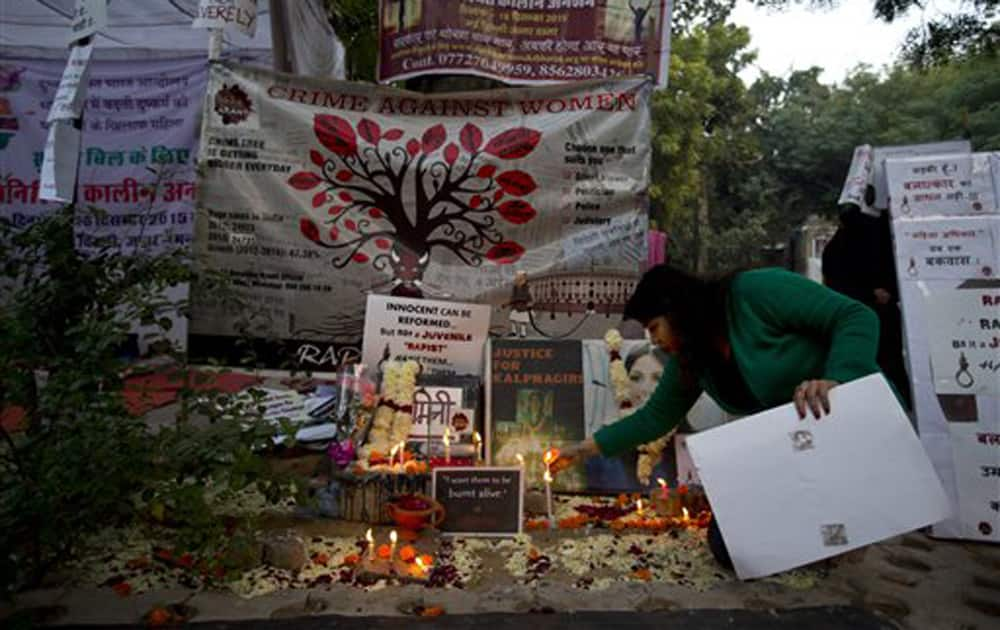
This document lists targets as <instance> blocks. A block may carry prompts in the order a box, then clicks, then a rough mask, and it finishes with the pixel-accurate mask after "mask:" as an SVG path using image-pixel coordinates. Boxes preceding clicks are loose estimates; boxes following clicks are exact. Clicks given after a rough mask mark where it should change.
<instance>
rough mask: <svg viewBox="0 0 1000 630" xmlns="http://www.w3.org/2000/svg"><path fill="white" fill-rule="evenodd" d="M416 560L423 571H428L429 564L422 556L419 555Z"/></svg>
mask: <svg viewBox="0 0 1000 630" xmlns="http://www.w3.org/2000/svg"><path fill="white" fill-rule="evenodd" d="M414 562H416V563H417V566H418V567H420V570H421V571H426V570H427V565H425V564H424V561H423V560H422V559H421V558H420V556H417V558H416V560H414Z"/></svg>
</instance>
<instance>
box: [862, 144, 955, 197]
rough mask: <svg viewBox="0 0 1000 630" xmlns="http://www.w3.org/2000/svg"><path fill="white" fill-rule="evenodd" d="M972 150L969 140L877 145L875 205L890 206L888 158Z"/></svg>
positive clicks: (873, 172)
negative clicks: (887, 172) (886, 163)
mask: <svg viewBox="0 0 1000 630" xmlns="http://www.w3.org/2000/svg"><path fill="white" fill-rule="evenodd" d="M971 152H972V143H970V142H969V141H968V140H952V141H949V142H930V143H927V144H909V145H901V146H891V147H875V148H874V149H873V150H872V160H873V164H872V183H873V184H874V185H875V207H876V208H879V209H881V210H885V209H886V208H888V207H889V180H888V178H887V177H886V171H885V162H886V160H891V159H894V158H908V157H918V156H921V155H948V154H953V153H965V154H968V153H971Z"/></svg>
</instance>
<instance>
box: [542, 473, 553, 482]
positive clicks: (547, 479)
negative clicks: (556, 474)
mask: <svg viewBox="0 0 1000 630" xmlns="http://www.w3.org/2000/svg"><path fill="white" fill-rule="evenodd" d="M544 478H545V483H552V473H550V472H549V471H548V470H546V471H545V477H544Z"/></svg>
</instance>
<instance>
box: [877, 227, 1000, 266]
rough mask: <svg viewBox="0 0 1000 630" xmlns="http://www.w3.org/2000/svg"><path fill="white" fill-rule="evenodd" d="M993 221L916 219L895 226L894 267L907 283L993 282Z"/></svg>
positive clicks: (995, 262) (994, 250)
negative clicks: (974, 279)
mask: <svg viewBox="0 0 1000 630" xmlns="http://www.w3.org/2000/svg"><path fill="white" fill-rule="evenodd" d="M993 223H995V221H993V220H991V219H988V218H986V217H955V218H951V219H920V220H913V221H902V222H900V224H899V225H897V226H896V233H895V240H896V266H897V268H898V269H899V271H900V274H901V275H902V276H904V277H906V278H908V279H911V280H967V279H970V278H982V279H989V278H995V277H996V276H997V274H998V273H1000V269H997V255H998V252H1000V250H998V249H997V245H998V243H997V242H996V238H997V235H996V234H994V228H993Z"/></svg>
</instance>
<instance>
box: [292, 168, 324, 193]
mask: <svg viewBox="0 0 1000 630" xmlns="http://www.w3.org/2000/svg"><path fill="white" fill-rule="evenodd" d="M321 181H323V179H322V178H321V177H320V176H319V175H317V174H316V173H310V172H309V171H299V172H298V173H296V174H294V175H292V176H291V177H289V178H288V183H289V184H290V185H291V186H292V188H297V189H298V190H310V189H312V188H315V187H317V186H319V183H320V182H321Z"/></svg>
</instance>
